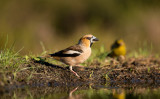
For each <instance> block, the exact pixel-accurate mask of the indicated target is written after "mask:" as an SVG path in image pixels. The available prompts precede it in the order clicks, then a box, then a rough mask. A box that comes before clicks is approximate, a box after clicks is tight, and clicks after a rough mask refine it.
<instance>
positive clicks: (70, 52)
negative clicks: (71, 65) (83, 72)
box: [65, 50, 81, 54]
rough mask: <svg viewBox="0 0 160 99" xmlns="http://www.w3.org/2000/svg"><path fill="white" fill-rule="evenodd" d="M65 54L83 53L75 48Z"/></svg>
mask: <svg viewBox="0 0 160 99" xmlns="http://www.w3.org/2000/svg"><path fill="white" fill-rule="evenodd" d="M65 54H81V52H78V51H75V50H69V51H67V52H65Z"/></svg>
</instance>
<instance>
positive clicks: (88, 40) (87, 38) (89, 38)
mask: <svg viewBox="0 0 160 99" xmlns="http://www.w3.org/2000/svg"><path fill="white" fill-rule="evenodd" d="M96 41H99V40H98V39H97V38H96V37H95V36H93V35H91V34H88V35H84V36H83V37H81V38H80V40H79V42H78V44H79V45H84V46H86V47H91V46H92V44H93V43H94V42H96Z"/></svg>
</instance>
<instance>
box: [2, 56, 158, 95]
mask: <svg viewBox="0 0 160 99" xmlns="http://www.w3.org/2000/svg"><path fill="white" fill-rule="evenodd" d="M108 60H109V59H106V61H104V63H103V65H102V63H99V62H97V61H95V62H93V63H92V64H91V65H90V66H88V67H76V66H75V67H73V69H74V71H76V72H77V73H78V74H79V75H80V76H81V77H82V79H80V78H77V77H76V76H75V75H74V74H73V73H71V72H70V71H69V69H68V67H66V66H58V65H55V64H51V63H48V62H44V61H43V62H42V61H35V60H30V62H29V63H26V64H24V65H22V67H23V68H25V69H23V70H21V71H19V72H17V74H16V77H15V76H14V75H13V74H10V73H8V76H7V77H9V78H10V79H9V80H7V82H6V83H3V82H0V84H1V87H3V86H12V85H26V84H27V85H37V84H38V85H39V84H44V85H51V86H79V85H84V84H88V85H106V86H114V87H115V86H121V87H127V86H137V85H140V86H148V85H153V86H160V60H159V59H157V58H154V57H148V58H128V59H126V60H124V61H117V60H115V59H111V60H110V61H108ZM0 76H1V75H0ZM2 83H3V84H2ZM0 89H3V88H0ZM0 91H1V92H2V91H3V90H0Z"/></svg>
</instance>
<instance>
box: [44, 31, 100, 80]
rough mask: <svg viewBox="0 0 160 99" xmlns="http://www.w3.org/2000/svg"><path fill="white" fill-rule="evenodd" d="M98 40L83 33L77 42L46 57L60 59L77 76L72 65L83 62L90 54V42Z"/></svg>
mask: <svg viewBox="0 0 160 99" xmlns="http://www.w3.org/2000/svg"><path fill="white" fill-rule="evenodd" d="M95 41H98V39H97V38H96V37H95V36H93V35H91V34H89V35H84V36H83V37H82V38H80V40H79V42H78V44H76V45H73V46H70V47H68V48H66V49H64V50H61V51H58V52H56V53H53V54H49V55H47V56H46V57H51V58H53V59H55V60H58V61H61V62H63V63H65V64H66V65H69V69H70V71H71V72H73V73H74V74H75V75H76V76H77V77H80V76H79V75H78V74H77V73H76V72H75V71H73V69H72V66H76V65H78V64H81V63H83V62H84V61H85V60H87V59H88V58H89V56H90V55H91V46H92V44H93V43H94V42H95Z"/></svg>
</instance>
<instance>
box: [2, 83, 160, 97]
mask: <svg viewBox="0 0 160 99" xmlns="http://www.w3.org/2000/svg"><path fill="white" fill-rule="evenodd" d="M0 98H1V99H160V88H159V87H157V86H150V87H146V86H143V87H142V86H134V87H133V86H123V88H122V86H119V87H117V86H116V87H109V86H106V85H99V86H96V85H92V84H89V85H81V86H43V85H38V86H12V87H8V88H7V90H6V91H5V92H4V93H1V94H0Z"/></svg>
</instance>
